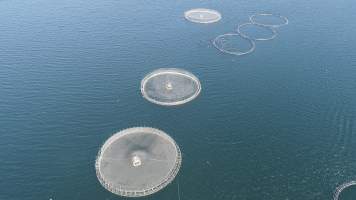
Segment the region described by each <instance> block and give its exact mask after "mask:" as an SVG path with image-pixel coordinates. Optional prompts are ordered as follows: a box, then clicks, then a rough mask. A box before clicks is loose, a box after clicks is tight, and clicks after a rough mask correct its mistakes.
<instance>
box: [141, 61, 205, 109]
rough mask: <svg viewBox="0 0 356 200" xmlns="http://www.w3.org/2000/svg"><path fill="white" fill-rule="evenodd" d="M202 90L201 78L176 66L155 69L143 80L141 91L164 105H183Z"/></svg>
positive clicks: (149, 99)
mask: <svg viewBox="0 0 356 200" xmlns="http://www.w3.org/2000/svg"><path fill="white" fill-rule="evenodd" d="M200 91H201V85H200V82H199V79H198V78H197V77H196V76H194V75H193V74H191V73H190V72H188V71H185V70H182V69H176V68H166V69H158V70H155V71H153V72H151V73H149V74H148V75H146V77H145V78H144V79H143V80H142V81H141V92H142V95H143V97H144V98H146V99H147V100H148V101H150V102H152V103H155V104H159V105H164V106H173V105H181V104H184V103H187V102H189V101H191V100H193V99H195V98H196V97H197V96H198V95H199V93H200Z"/></svg>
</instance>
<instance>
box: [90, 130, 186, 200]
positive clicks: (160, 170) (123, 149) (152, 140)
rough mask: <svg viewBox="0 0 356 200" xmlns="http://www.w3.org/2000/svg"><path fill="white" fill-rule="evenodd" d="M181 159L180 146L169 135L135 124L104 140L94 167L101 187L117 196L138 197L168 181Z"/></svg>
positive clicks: (152, 191)
mask: <svg viewBox="0 0 356 200" xmlns="http://www.w3.org/2000/svg"><path fill="white" fill-rule="evenodd" d="M181 162H182V156H181V152H180V149H179V147H178V145H177V144H176V143H175V141H174V140H173V139H172V138H171V137H170V136H169V135H167V134H166V133H164V132H163V131H161V130H158V129H154V128H148V127H135V128H129V129H125V130H122V131H120V132H118V133H116V134H114V135H113V136H111V137H110V138H109V139H107V140H106V142H105V143H104V144H103V146H102V147H101V149H100V150H99V153H98V156H97V159H96V162H95V169H96V175H97V178H98V180H99V182H100V183H101V185H102V186H103V187H104V188H105V189H107V190H109V191H110V192H112V193H114V194H117V195H120V196H126V197H140V196H146V195H150V194H153V193H156V192H158V191H159V190H161V189H163V188H164V187H166V186H167V185H168V184H169V183H170V182H172V181H173V180H174V178H175V177H176V175H177V174H178V171H179V169H180V166H181Z"/></svg>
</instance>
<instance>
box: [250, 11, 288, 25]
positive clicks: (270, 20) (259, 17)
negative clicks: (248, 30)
mask: <svg viewBox="0 0 356 200" xmlns="http://www.w3.org/2000/svg"><path fill="white" fill-rule="evenodd" d="M250 21H251V23H254V24H258V25H262V26H269V27H273V28H278V27H280V26H284V25H287V24H288V23H289V21H288V18H287V17H284V16H282V15H275V14H272V13H258V14H254V15H251V16H250Z"/></svg>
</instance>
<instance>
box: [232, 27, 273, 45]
mask: <svg viewBox="0 0 356 200" xmlns="http://www.w3.org/2000/svg"><path fill="white" fill-rule="evenodd" d="M249 28H254V29H256V30H258V29H259V31H260V32H264V34H263V35H266V32H268V33H267V36H253V35H252V34H251V33H250V34H248V33H246V29H249ZM237 32H238V33H239V34H240V35H241V36H242V37H246V38H249V39H251V40H257V41H266V40H272V39H274V38H275V37H276V36H277V31H276V30H275V29H274V28H272V27H270V26H264V25H259V24H254V23H244V24H240V25H239V26H238V27H237Z"/></svg>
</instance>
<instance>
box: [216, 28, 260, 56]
mask: <svg viewBox="0 0 356 200" xmlns="http://www.w3.org/2000/svg"><path fill="white" fill-rule="evenodd" d="M242 42H243V43H245V44H241V43H242ZM213 45H214V47H215V48H217V49H218V50H219V51H221V52H223V53H227V54H232V55H236V56H242V55H245V54H249V53H251V52H253V51H254V50H255V48H256V44H255V42H254V41H253V40H251V39H250V38H247V37H242V36H241V35H240V34H238V33H225V34H222V35H219V36H217V37H216V38H215V39H214V40H213Z"/></svg>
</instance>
